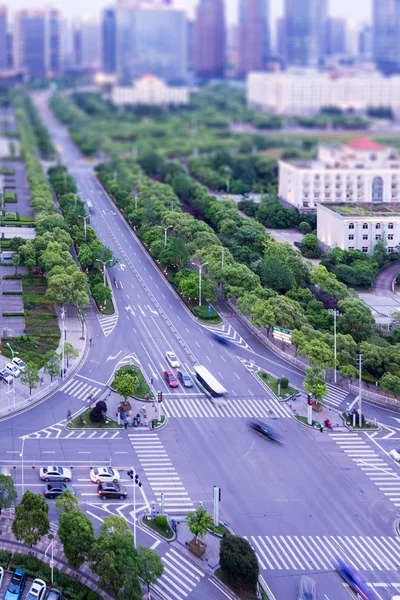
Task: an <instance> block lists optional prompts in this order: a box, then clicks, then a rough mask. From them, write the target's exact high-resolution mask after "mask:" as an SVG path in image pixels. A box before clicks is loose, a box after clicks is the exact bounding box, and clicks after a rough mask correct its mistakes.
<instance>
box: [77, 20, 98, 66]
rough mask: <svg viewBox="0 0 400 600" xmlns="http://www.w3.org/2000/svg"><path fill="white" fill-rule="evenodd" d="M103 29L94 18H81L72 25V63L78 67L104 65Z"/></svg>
mask: <svg viewBox="0 0 400 600" xmlns="http://www.w3.org/2000/svg"><path fill="white" fill-rule="evenodd" d="M101 63H102V53H101V29H100V25H99V23H96V21H93V20H92V19H87V18H85V19H80V20H78V21H75V22H74V23H73V26H72V64H73V66H74V67H76V68H78V69H89V70H91V69H100V67H101V66H102V64H101Z"/></svg>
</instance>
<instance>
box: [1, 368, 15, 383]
mask: <svg viewBox="0 0 400 600" xmlns="http://www.w3.org/2000/svg"><path fill="white" fill-rule="evenodd" d="M0 379H1V380H2V381H4V383H7V385H10V384H11V383H12V382H13V379H14V378H13V376H12V375H11V373H10V371H7V369H2V370H1V371H0Z"/></svg>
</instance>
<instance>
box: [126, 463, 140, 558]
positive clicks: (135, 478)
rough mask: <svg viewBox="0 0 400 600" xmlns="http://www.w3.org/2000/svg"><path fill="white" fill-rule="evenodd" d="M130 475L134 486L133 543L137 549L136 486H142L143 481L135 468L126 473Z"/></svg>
mask: <svg viewBox="0 0 400 600" xmlns="http://www.w3.org/2000/svg"><path fill="white" fill-rule="evenodd" d="M126 474H127V475H128V477H129V478H130V479H131V480H132V487H133V544H134V547H135V549H137V540H136V488H137V487H139V488H141V487H142V483H141V481H139V475H138V474H137V473H136V475H135V474H134V472H133V470H132V469H131V470H130V471H127V473H126Z"/></svg>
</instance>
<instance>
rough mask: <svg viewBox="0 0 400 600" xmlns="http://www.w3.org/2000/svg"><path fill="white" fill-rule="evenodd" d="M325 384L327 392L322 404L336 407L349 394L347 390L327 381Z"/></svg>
mask: <svg viewBox="0 0 400 600" xmlns="http://www.w3.org/2000/svg"><path fill="white" fill-rule="evenodd" d="M326 386H327V388H328V393H327V394H326V396H324V404H330V405H331V406H335V407H338V406H340V404H341V403H342V402H343V400H344V399H345V398H347V396H348V395H349V392H348V391H347V390H342V389H340V388H337V387H335V386H334V385H331V384H329V383H327V384H326Z"/></svg>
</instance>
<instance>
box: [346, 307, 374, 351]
mask: <svg viewBox="0 0 400 600" xmlns="http://www.w3.org/2000/svg"><path fill="white" fill-rule="evenodd" d="M339 310H340V312H341V313H342V316H341V317H340V319H339V320H338V326H337V328H338V331H339V332H340V333H349V334H350V335H351V337H352V338H353V339H354V340H355V341H356V342H358V343H359V342H362V341H363V340H367V339H369V338H371V336H372V332H373V329H374V325H375V320H374V317H373V316H372V313H371V309H370V308H368V306H366V305H365V304H364V302H362V301H361V300H359V299H358V298H347V299H346V300H341V301H340V302H339Z"/></svg>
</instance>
